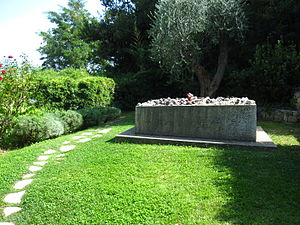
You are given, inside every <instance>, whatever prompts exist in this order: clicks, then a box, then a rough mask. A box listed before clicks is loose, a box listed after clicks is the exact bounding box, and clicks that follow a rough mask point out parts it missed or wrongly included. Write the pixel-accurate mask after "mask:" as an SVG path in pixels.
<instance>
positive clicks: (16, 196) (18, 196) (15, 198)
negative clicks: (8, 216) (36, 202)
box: [4, 191, 25, 204]
mask: <svg viewBox="0 0 300 225" xmlns="http://www.w3.org/2000/svg"><path fill="white" fill-rule="evenodd" d="M24 194H25V191H20V192H17V193H10V194H7V195H6V196H5V198H4V202H6V203H11V204H18V203H21V201H22V198H23V196H24Z"/></svg>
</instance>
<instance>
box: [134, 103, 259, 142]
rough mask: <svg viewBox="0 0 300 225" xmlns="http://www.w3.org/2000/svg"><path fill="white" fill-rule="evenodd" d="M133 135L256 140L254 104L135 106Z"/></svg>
mask: <svg viewBox="0 0 300 225" xmlns="http://www.w3.org/2000/svg"><path fill="white" fill-rule="evenodd" d="M135 125H136V134H145V135H158V136H177V137H191V138H204V139H217V140H236V141H250V142H255V141H256V105H255V104H253V105H195V106H194V105H193V106H137V107H136V111H135Z"/></svg>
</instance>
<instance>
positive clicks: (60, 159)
mask: <svg viewBox="0 0 300 225" xmlns="http://www.w3.org/2000/svg"><path fill="white" fill-rule="evenodd" d="M63 159H65V158H57V159H55V160H57V161H59V160H63Z"/></svg>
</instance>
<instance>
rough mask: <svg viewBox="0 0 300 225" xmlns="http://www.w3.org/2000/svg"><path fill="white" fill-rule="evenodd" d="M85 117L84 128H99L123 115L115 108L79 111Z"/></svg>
mask: <svg viewBox="0 0 300 225" xmlns="http://www.w3.org/2000/svg"><path fill="white" fill-rule="evenodd" d="M77 112H78V113H80V114H81V115H82V117H83V128H87V127H92V126H98V125H101V124H103V123H105V122H107V121H109V120H113V119H115V118H117V117H118V116H120V115H121V110H120V109H118V108H115V107H95V108H84V109H80V110H77Z"/></svg>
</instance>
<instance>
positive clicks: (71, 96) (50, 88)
mask: <svg viewBox="0 0 300 225" xmlns="http://www.w3.org/2000/svg"><path fill="white" fill-rule="evenodd" d="M76 71H77V72H78V74H81V73H83V72H82V71H81V70H75V69H69V70H64V73H63V72H59V74H61V75H56V76H53V77H52V78H51V77H49V76H45V77H42V76H39V77H38V78H37V79H36V80H35V81H34V82H35V88H34V90H32V92H33V93H34V94H33V96H32V98H33V99H37V100H38V101H37V103H36V107H47V108H49V109H58V110H61V109H64V110H69V109H80V108H86V107H94V106H99V105H100V106H107V105H109V104H111V102H112V100H113V95H114V88H115V83H114V81H113V80H112V79H110V78H106V77H92V76H88V75H87V74H83V75H82V76H81V75H78V74H77V75H76V74H75V75H74V74H73V75H71V74H72V73H75V72H76ZM48 73H50V75H51V74H52V73H53V71H52V72H51V71H48Z"/></svg>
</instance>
